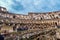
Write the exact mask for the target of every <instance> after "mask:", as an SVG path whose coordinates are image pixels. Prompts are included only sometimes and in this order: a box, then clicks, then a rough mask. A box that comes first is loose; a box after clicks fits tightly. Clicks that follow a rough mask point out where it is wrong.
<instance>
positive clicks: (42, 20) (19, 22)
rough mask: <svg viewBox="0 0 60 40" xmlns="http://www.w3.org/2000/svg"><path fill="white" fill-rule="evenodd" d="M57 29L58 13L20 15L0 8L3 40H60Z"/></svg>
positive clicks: (59, 14) (0, 28)
mask: <svg viewBox="0 0 60 40" xmlns="http://www.w3.org/2000/svg"><path fill="white" fill-rule="evenodd" d="M59 28H60V11H54V12H45V13H34V12H29V13H28V15H22V14H14V13H10V12H8V11H7V9H6V8H4V7H0V34H2V35H5V36H4V40H60V31H59V30H60V29H59ZM8 35H9V36H8ZM14 37H15V38H14ZM9 38H10V39H9Z"/></svg>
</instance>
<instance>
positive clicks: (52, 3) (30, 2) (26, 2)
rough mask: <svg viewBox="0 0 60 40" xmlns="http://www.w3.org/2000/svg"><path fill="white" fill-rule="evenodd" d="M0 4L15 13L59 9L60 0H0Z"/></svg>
mask: <svg viewBox="0 0 60 40" xmlns="http://www.w3.org/2000/svg"><path fill="white" fill-rule="evenodd" d="M0 6H2V7H5V8H7V10H8V11H9V12H12V13H16V14H28V12H53V11H60V0H0Z"/></svg>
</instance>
